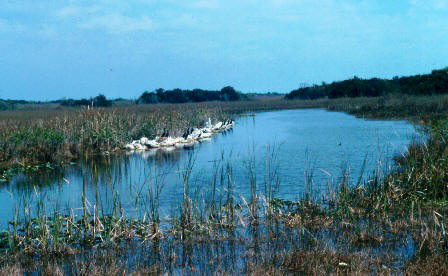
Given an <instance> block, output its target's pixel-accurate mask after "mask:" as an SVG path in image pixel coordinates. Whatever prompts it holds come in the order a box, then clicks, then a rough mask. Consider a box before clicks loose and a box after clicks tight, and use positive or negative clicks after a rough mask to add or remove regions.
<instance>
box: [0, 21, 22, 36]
mask: <svg viewBox="0 0 448 276" xmlns="http://www.w3.org/2000/svg"><path fill="white" fill-rule="evenodd" d="M26 30H27V28H26V27H25V26H24V25H23V24H20V23H15V22H10V21H8V20H5V19H2V18H0V33H1V32H3V33H23V32H25V31H26Z"/></svg>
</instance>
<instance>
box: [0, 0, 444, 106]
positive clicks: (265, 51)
mask: <svg viewBox="0 0 448 276" xmlns="http://www.w3.org/2000/svg"><path fill="white" fill-rule="evenodd" d="M447 34H448V0H393V1H384V0H381V1H380V0H378V1H362V0H345V1H342V0H322V1H320V0H238V1H237V0H225V1H221V0H189V1H187V0H161V1H155V0H127V1H123V0H97V1H91V0H71V1H63V0H39V1H36V0H17V1H15V0H2V1H0V98H11V99H18V98H20V99H33V100H53V99H60V98H63V97H68V98H81V97H90V96H95V95H97V94H99V93H103V94H105V95H106V96H108V97H112V98H115V97H125V98H136V97H138V96H139V95H140V94H141V93H142V92H143V91H144V90H153V89H156V88H159V87H163V88H167V89H168V88H207V89H220V88H221V87H223V86H226V85H232V86H234V87H235V88H236V89H238V90H241V91H244V92H268V91H278V92H289V91H290V90H292V89H294V88H297V87H298V86H299V84H300V83H309V84H313V83H321V82H322V81H326V82H330V81H334V80H341V79H345V78H350V77H353V76H354V75H357V76H359V77H364V78H369V77H374V76H378V77H393V76H395V75H411V74H416V73H427V72H430V71H431V70H432V69H436V68H443V67H446V66H448V35H447Z"/></svg>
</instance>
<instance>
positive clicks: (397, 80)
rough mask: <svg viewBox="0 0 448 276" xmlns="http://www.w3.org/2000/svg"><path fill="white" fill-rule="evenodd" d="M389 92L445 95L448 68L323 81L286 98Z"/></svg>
mask: <svg viewBox="0 0 448 276" xmlns="http://www.w3.org/2000/svg"><path fill="white" fill-rule="evenodd" d="M389 94H408V95H438V94H448V68H445V69H441V70H434V71H432V72H431V74H425V75H416V76H410V77H394V78H393V79H391V80H389V79H379V78H373V79H360V78H358V77H354V78H352V79H349V80H344V81H338V82H333V83H331V84H326V83H322V84H321V85H314V86H310V87H302V88H299V89H296V90H293V91H291V92H290V93H289V94H287V95H286V96H285V98H287V99H304V100H313V99H319V98H341V97H378V96H384V95H389Z"/></svg>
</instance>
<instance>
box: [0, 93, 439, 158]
mask: <svg viewBox="0 0 448 276" xmlns="http://www.w3.org/2000/svg"><path fill="white" fill-rule="evenodd" d="M294 108H326V109H328V110H333V111H343V112H348V113H351V114H354V115H356V116H360V117H367V118H386V119H392V118H393V119H396V118H400V119H403V118H405V119H414V120H416V119H425V120H427V119H429V118H435V117H441V116H443V114H445V112H446V111H447V109H448V97H446V96H435V97H431V96H428V97H400V98H394V97H382V98H355V99H348V98H344V99H334V100H328V99H320V100H314V101H312V100H308V101H296V100H289V101H288V100H283V99H282V98H269V99H264V100H252V101H241V102H232V103H220V102H213V103H202V104H182V105H171V104H159V105H138V106H132V107H115V108H95V109H71V108H41V109H34V110H15V111H3V112H0V163H3V164H12V163H15V164H22V165H27V164H36V163H46V162H50V163H58V162H61V161H67V160H70V159H72V158H80V157H81V156H88V155H90V154H98V153H102V152H112V151H115V150H118V149H120V148H122V147H123V145H124V144H125V143H128V142H129V141H132V140H134V139H139V138H140V137H142V136H146V137H148V138H152V137H154V136H160V135H162V134H167V133H168V134H169V135H181V134H182V133H183V132H184V131H185V130H186V129H188V128H191V127H201V126H202V125H203V124H204V122H205V121H206V120H207V119H208V118H212V119H213V120H222V119H226V118H229V117H234V116H236V115H238V114H241V113H244V112H254V111H261V110H279V109H294Z"/></svg>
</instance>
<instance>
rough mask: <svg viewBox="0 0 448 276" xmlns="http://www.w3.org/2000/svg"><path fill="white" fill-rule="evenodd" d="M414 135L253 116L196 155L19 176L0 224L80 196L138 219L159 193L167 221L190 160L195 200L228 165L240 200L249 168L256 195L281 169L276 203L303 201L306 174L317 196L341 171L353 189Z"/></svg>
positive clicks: (284, 115) (72, 206)
mask: <svg viewBox="0 0 448 276" xmlns="http://www.w3.org/2000/svg"><path fill="white" fill-rule="evenodd" d="M416 135H417V134H416V132H415V130H414V127H413V126H412V125H410V124H408V123H406V122H404V121H368V120H364V119H357V118H355V117H353V116H350V115H347V114H344V113H336V112H328V111H325V110H320V109H311V110H289V111H276V112H263V113H257V114H256V116H254V117H242V118H239V119H237V120H236V125H235V127H234V129H233V130H232V131H229V132H227V133H223V134H219V135H217V136H215V137H214V138H213V139H212V141H209V142H204V143H201V144H198V145H197V146H195V147H194V149H178V150H175V151H172V152H163V151H157V152H144V153H135V154H129V153H127V154H120V155H114V156H111V157H108V158H97V159H96V160H89V161H88V162H81V164H79V165H75V166H71V167H68V168H65V169H63V170H62V171H47V172H40V173H36V174H31V175H19V176H17V177H15V178H14V179H12V181H11V182H10V183H8V184H5V185H3V186H1V187H0V200H1V202H2V208H1V209H0V224H1V225H2V227H4V226H5V225H6V223H7V221H8V220H11V219H12V217H13V215H14V213H15V210H16V209H18V210H22V208H21V207H23V206H24V205H29V204H31V206H32V210H31V212H35V211H36V210H37V207H36V206H35V205H36V204H33V202H36V198H40V199H43V201H44V202H45V205H46V206H47V207H46V208H47V211H50V212H51V210H54V209H55V208H57V209H63V210H73V211H74V212H77V210H78V209H79V208H80V207H82V200H81V198H82V191H83V189H85V190H86V193H87V195H88V201H89V202H88V204H90V205H93V204H94V203H95V202H99V204H100V205H101V206H103V209H104V210H105V212H110V210H111V208H112V207H111V206H112V204H111V202H113V200H114V199H115V200H116V202H117V201H119V202H120V203H121V206H122V208H123V209H124V210H125V212H126V213H127V214H129V215H141V213H142V212H144V211H145V208H146V207H147V204H146V203H147V202H148V198H147V195H148V189H150V188H151V187H155V186H162V188H161V194H160V206H161V213H162V217H164V216H169V215H171V214H172V212H174V211H175V210H176V206H177V204H178V202H180V200H181V199H182V193H183V185H182V183H183V181H182V175H183V174H184V173H185V168H186V164H187V163H188V160H189V159H190V158H192V159H193V160H194V167H193V171H192V174H191V177H190V181H189V183H190V186H191V191H192V194H193V195H195V198H196V199H198V200H206V199H207V195H208V194H209V191H210V187H211V179H212V178H213V175H214V173H215V172H216V167H219V166H220V165H222V164H226V163H229V164H231V171H232V174H231V179H232V183H233V188H234V191H235V196H237V197H241V196H242V197H246V198H247V197H249V193H250V192H249V191H250V184H249V183H250V181H249V179H250V177H249V175H250V174H249V169H248V168H249V167H252V168H254V170H255V171H256V173H255V175H256V177H257V183H258V186H259V188H260V189H259V192H263V188H262V187H263V183H264V181H265V179H267V178H269V177H267V176H268V175H269V173H268V172H271V174H270V175H272V172H273V171H274V168H278V177H279V181H280V183H281V184H280V186H279V190H278V193H277V197H279V198H283V199H290V200H295V199H298V198H300V197H302V196H303V194H304V192H305V191H306V183H307V181H305V175H311V174H312V176H313V189H314V192H315V195H317V196H319V195H320V194H326V193H328V191H329V187H330V188H334V187H335V185H336V184H337V182H338V180H339V178H340V177H341V175H343V172H344V171H345V172H346V174H347V175H349V176H350V178H351V179H352V180H353V181H354V182H356V181H357V180H358V178H359V177H360V174H361V172H362V171H363V168H364V173H363V175H364V177H366V176H368V175H369V174H372V173H373V171H375V170H377V169H378V168H380V169H381V170H383V171H387V170H388V169H389V168H390V166H392V165H393V162H392V157H393V156H395V155H398V154H402V153H404V152H405V151H406V147H407V145H409V144H410V142H411V141H412V140H413V139H415V137H416ZM272 152H273V153H274V154H273V155H272ZM268 153H271V155H270V156H271V157H270V158H268V156H269V155H268ZM272 156H274V157H272ZM223 160H224V161H223ZM253 160H255V161H253ZM227 177H228V175H227V176H225V179H227ZM218 178H219V177H218ZM272 178H273V177H271V179H272ZM308 183H309V182H308ZM226 185H227V184H226ZM217 186H218V188H219V190H220V191H223V190H225V187H221V186H220V184H218V185H217ZM137 198H138V199H137ZM136 209H137V210H138V211H136ZM20 212H23V211H20ZM18 215H19V216H21V215H22V214H18Z"/></svg>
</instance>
